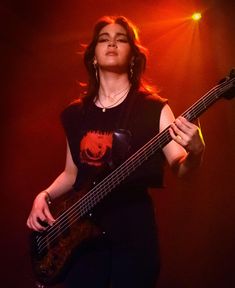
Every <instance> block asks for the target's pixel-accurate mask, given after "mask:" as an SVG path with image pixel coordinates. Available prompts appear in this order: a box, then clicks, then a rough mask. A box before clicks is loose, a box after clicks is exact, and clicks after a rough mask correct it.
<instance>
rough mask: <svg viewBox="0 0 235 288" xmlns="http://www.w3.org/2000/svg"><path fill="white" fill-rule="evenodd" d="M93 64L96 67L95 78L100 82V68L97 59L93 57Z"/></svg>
mask: <svg viewBox="0 0 235 288" xmlns="http://www.w3.org/2000/svg"><path fill="white" fill-rule="evenodd" d="M92 64H93V66H94V69H95V78H96V81H97V82H99V77H98V68H97V60H96V59H95V58H94V59H93V63H92Z"/></svg>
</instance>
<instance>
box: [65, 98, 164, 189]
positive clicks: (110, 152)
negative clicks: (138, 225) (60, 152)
mask: <svg viewBox="0 0 235 288" xmlns="http://www.w3.org/2000/svg"><path fill="white" fill-rule="evenodd" d="M165 103H166V99H163V98H160V97H159V96H152V95H149V94H146V93H143V92H138V93H133V92H132V93H131V92H130V93H129V94H128V96H127V98H126V99H125V100H124V101H123V102H122V103H121V104H119V105H118V106H116V107H113V108H110V109H106V111H105V112H103V111H102V108H99V107H97V106H96V105H95V104H91V105H89V107H86V106H85V105H84V103H82V102H79V103H75V104H72V105H70V106H68V107H67V108H66V109H65V110H64V111H63V112H62V114H61V119H62V124H63V126H64V129H65V133H66V136H67V139H68V143H69V147H70V150H71V154H72V158H73V161H74V163H75V165H76V166H77V167H78V176H77V179H76V182H75V183H74V188H75V190H79V189H80V187H81V185H83V182H84V181H87V179H90V178H91V175H97V174H99V173H100V171H102V169H103V170H109V168H111V169H115V167H116V166H117V165H119V164H120V163H121V162H123V161H124V160H125V158H128V157H129V156H131V155H132V154H133V153H134V152H136V151H137V150H138V149H140V148H141V147H142V146H143V145H144V144H145V143H147V142H148V141H149V140H150V139H151V138H152V137H153V136H155V135H156V134H157V133H159V119H160V113H161V109H162V107H163V106H164V104H165ZM116 134H117V135H121V136H120V137H116ZM123 135H124V136H123ZM122 136H123V137H124V138H125V139H126V138H128V143H127V144H125V139H124V144H123V143H119V142H120V139H121V140H122V138H123V137H122ZM119 138H120V139H119ZM163 164H164V156H163V153H162V151H158V152H157V153H155V155H153V156H151V158H150V159H148V160H147V161H145V162H144V163H143V164H142V165H141V167H139V168H137V169H136V171H134V173H132V174H131V175H130V176H128V177H127V179H126V180H125V183H126V184H127V183H128V185H134V186H138V187H140V186H141V187H162V186H163ZM104 167H105V168H104ZM101 168H102V169H101ZM106 168H107V169H106ZM97 171H98V172H97ZM100 174H102V173H100ZM104 174H105V173H104Z"/></svg>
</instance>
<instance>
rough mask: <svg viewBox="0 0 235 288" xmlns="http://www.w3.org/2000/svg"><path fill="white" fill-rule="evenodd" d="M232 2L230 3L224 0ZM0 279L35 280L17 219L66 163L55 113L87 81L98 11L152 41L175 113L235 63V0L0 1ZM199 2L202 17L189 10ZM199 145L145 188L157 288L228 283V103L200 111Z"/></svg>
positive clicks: (231, 281) (233, 251) (153, 63)
mask: <svg viewBox="0 0 235 288" xmlns="http://www.w3.org/2000/svg"><path fill="white" fill-rule="evenodd" d="M231 2H233V3H231ZM0 9H1V10H0V13H1V15H0V24H1V25H0V31H1V37H0V43H1V46H0V47H1V54H0V55H1V63H0V65H1V83H2V84H1V90H2V92H1V124H2V132H1V144H2V148H1V151H2V156H1V166H2V171H1V178H2V180H1V182H2V192H1V222H2V223H1V246H0V247H1V270H0V271H1V287H25V288H29V287H33V280H32V276H31V272H30V271H31V270H30V262H29V255H28V242H27V241H28V230H27V228H26V225H25V223H26V219H27V216H28V214H29V212H30V209H31V205H32V201H33V198H34V197H35V195H36V194H37V193H38V192H39V191H41V190H42V189H44V188H45V187H47V186H48V185H49V184H50V183H51V181H52V180H53V179H54V178H55V177H56V176H57V174H58V173H59V172H60V171H61V170H62V169H63V167H64V160H65V139H64V133H63V129H62V128H61V125H60V121H59V115H60V112H61V110H62V109H63V108H64V107H65V106H66V105H67V104H68V103H69V102H70V101H71V100H73V99H74V98H75V97H76V95H78V93H79V86H78V84H77V83H78V81H85V80H86V73H85V70H84V67H83V64H82V55H81V53H80V52H81V51H82V49H81V48H82V46H81V44H85V43H87V42H88V41H89V40H90V37H91V31H92V27H93V24H94V22H95V21H96V20H97V19H98V18H99V17H100V16H103V15H113V14H115V15H117V14H118V15H119V14H122V15H125V16H127V17H129V18H130V19H131V20H132V21H133V22H134V23H135V24H136V25H137V26H138V27H139V30H140V37H141V39H142V43H143V44H144V45H145V46H147V47H148V48H149V65H148V68H147V75H148V77H149V79H151V80H152V83H154V84H155V85H157V87H158V88H159V90H160V94H161V96H163V97H166V98H168V99H169V103H170V105H171V107H172V109H173V110H174V112H175V114H176V116H177V115H179V114H181V113H182V112H183V111H184V110H186V109H187V108H188V107H189V106H190V105H191V104H192V103H194V102H195V101H196V100H197V99H198V98H199V97H200V96H202V95H203V94H204V93H206V92H207V91H208V90H209V89H210V88H212V87H213V86H214V85H215V84H217V82H218V81H219V80H220V79H221V78H223V77H225V76H226V75H227V74H228V72H229V71H230V69H231V68H232V67H234V66H235V51H234V49H235V21H234V18H235V3H234V1H219V0H217V1H215V0H214V1H213V0H211V1H209V0H208V1H186V0H180V1H168V0H166V1H157V0H156V1H150V0H145V1H133V0H129V1H107V0H100V1H93V0H87V1H83V2H82V1H75V0H72V1H69V0H67V1H62V0H56V1H55V0H47V1H45V0H41V1H38V0H34V1H29V0H28V1H26V0H22V1H10V0H9V1H2V2H1V4H0ZM195 10H200V11H202V12H203V18H202V20H201V21H200V22H199V23H195V22H193V21H192V20H191V19H190V15H191V14H192V12H194V11H195ZM200 121H201V126H202V131H203V134H204V138H205V142H206V152H205V157H204V163H203V166H202V167H201V169H200V172H199V173H197V174H196V175H194V177H190V178H188V179H186V180H184V181H183V180H178V179H176V178H175V177H174V176H173V175H172V174H171V172H170V171H169V169H168V168H167V170H166V184H167V186H166V189H164V191H151V195H152V197H153V201H154V203H155V206H156V217H157V218H158V219H157V221H158V226H159V231H160V244H161V255H162V272H161V278H160V281H159V284H158V286H157V287H158V288H188V287H190V288H199V287H200V288H212V287H213V288H217V287H218V288H219V287H224V288H230V287H235V274H234V268H235V264H234V257H235V248H234V243H235V232H234V230H235V229H234V228H235V225H234V223H235V209H234V207H235V193H234V192H235V184H234V181H235V173H234V172H235V169H234V167H235V149H234V147H235V129H234V123H235V101H234V100H232V101H230V102H228V101H225V100H219V102H218V103H216V104H215V105H214V106H213V107H212V108H211V109H209V110H208V111H207V112H206V113H205V114H204V115H202V116H201V118H200Z"/></svg>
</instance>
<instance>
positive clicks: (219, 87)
mask: <svg viewBox="0 0 235 288" xmlns="http://www.w3.org/2000/svg"><path fill="white" fill-rule="evenodd" d="M219 88H220V87H219ZM207 108H208V107H207Z"/></svg>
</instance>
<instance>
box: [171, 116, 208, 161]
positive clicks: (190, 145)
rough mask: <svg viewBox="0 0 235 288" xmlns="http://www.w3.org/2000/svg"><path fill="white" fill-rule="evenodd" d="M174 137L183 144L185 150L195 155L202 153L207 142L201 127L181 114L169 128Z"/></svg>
mask: <svg viewBox="0 0 235 288" xmlns="http://www.w3.org/2000/svg"><path fill="white" fill-rule="evenodd" d="M169 132H170V135H171V137H172V139H173V140H174V141H175V142H177V143H178V144H180V145H181V146H183V147H184V148H185V150H186V151H187V152H189V153H192V154H194V155H198V154H201V153H202V152H203V150H204V147H205V142H204V140H203V136H202V133H201V130H200V128H199V127H198V126H197V125H195V124H193V123H191V122H189V121H188V120H187V119H185V118H184V117H182V116H179V117H178V118H177V119H176V120H175V122H174V123H173V124H171V127H170V129H169Z"/></svg>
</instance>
